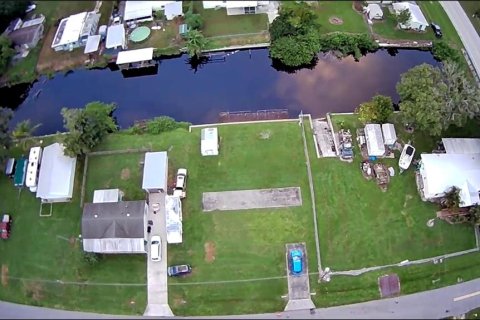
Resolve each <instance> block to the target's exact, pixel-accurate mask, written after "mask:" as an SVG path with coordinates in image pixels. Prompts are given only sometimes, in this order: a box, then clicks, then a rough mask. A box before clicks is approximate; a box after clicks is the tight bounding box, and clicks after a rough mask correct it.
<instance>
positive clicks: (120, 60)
mask: <svg viewBox="0 0 480 320" xmlns="http://www.w3.org/2000/svg"><path fill="white" fill-rule="evenodd" d="M152 59H153V48H143V49H137V50H128V51H121V52H119V53H118V55H117V64H125V63H134V62H141V61H149V60H152Z"/></svg>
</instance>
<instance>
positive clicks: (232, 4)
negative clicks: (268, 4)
mask: <svg viewBox="0 0 480 320" xmlns="http://www.w3.org/2000/svg"><path fill="white" fill-rule="evenodd" d="M257 5H258V1H226V7H227V8H229V9H230V8H244V7H256V6H257Z"/></svg>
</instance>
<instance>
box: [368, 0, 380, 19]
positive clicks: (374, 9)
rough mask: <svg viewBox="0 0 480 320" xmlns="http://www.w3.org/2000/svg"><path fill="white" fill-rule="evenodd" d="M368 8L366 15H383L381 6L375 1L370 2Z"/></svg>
mask: <svg viewBox="0 0 480 320" xmlns="http://www.w3.org/2000/svg"><path fill="white" fill-rule="evenodd" d="M367 10H368V17H375V16H380V17H383V10H382V8H381V7H380V6H379V5H378V4H375V3H371V4H369V5H368V6H367Z"/></svg>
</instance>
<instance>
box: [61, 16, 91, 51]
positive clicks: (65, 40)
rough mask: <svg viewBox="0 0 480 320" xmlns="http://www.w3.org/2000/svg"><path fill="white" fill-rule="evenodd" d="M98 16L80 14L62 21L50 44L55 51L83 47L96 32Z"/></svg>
mask: <svg viewBox="0 0 480 320" xmlns="http://www.w3.org/2000/svg"><path fill="white" fill-rule="evenodd" d="M99 20H100V14H97V13H95V12H93V11H92V12H82V13H77V14H74V15H71V16H69V17H68V18H64V19H62V21H60V24H59V25H58V29H57V32H56V33H55V37H54V38H53V42H52V49H54V50H55V51H61V50H70V51H71V50H73V49H75V48H78V47H81V46H84V45H85V44H86V43H87V39H88V37H89V36H92V35H94V34H95V32H97V27H98V21H99Z"/></svg>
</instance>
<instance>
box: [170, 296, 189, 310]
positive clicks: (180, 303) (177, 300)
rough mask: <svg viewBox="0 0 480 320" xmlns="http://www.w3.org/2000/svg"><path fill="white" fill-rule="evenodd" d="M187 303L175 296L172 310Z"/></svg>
mask: <svg viewBox="0 0 480 320" xmlns="http://www.w3.org/2000/svg"><path fill="white" fill-rule="evenodd" d="M186 303H187V301H185V299H183V297H180V296H175V297H174V298H173V307H174V308H178V307H181V306H183V305H184V304H186Z"/></svg>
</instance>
